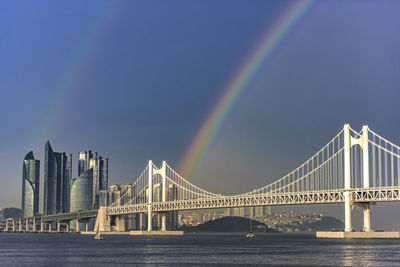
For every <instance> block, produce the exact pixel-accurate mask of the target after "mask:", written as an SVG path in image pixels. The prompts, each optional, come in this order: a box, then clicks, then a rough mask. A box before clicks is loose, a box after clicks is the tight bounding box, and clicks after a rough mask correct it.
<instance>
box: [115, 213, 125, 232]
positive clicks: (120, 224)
mask: <svg viewBox="0 0 400 267" xmlns="http://www.w3.org/2000/svg"><path fill="white" fill-rule="evenodd" d="M115 224H116V226H117V231H118V232H125V218H124V217H123V215H120V216H116V217H115Z"/></svg>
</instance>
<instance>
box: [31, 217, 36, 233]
mask: <svg viewBox="0 0 400 267" xmlns="http://www.w3.org/2000/svg"><path fill="white" fill-rule="evenodd" d="M32 231H33V232H36V218H35V217H33V224H32Z"/></svg>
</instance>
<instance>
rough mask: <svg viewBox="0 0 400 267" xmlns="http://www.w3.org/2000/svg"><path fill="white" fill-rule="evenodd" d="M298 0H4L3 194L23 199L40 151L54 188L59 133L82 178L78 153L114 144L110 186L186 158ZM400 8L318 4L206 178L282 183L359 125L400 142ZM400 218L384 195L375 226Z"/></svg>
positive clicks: (251, 184)
mask: <svg viewBox="0 0 400 267" xmlns="http://www.w3.org/2000/svg"><path fill="white" fill-rule="evenodd" d="M290 4H292V2H290V1H244V0H242V1H237V0H229V1H214V0H212V1H211V0H210V1H206V0H202V1H183V0H182V1H172V0H170V1H128V0H127V1H94V0H93V1H78V0H74V1H70V0H68V1H52V0H51V1H50V0H49V1H1V2H0V92H1V97H0V118H1V119H0V122H1V124H0V125H1V128H0V159H1V160H0V168H1V172H0V207H9V206H17V207H20V201H21V186H22V185H21V182H22V178H21V176H22V160H23V158H24V156H25V154H26V153H28V152H29V151H30V150H33V151H34V155H35V158H37V159H40V160H41V180H42V181H41V188H40V190H41V191H42V189H43V186H42V185H43V158H44V145H45V142H46V140H50V142H51V145H52V147H53V149H54V151H65V152H67V153H71V154H73V168H74V176H76V174H77V154H78V152H79V151H83V150H84V149H91V150H94V151H98V152H99V154H100V155H102V156H105V157H108V158H109V164H110V165H109V172H110V173H109V183H110V184H113V183H119V184H124V183H129V182H133V181H134V179H135V178H136V177H137V176H138V175H139V174H140V172H141V171H142V170H143V168H144V167H145V165H146V162H147V161H148V160H149V159H152V160H154V161H155V163H156V164H161V161H162V160H167V161H168V163H169V164H170V165H171V166H177V165H178V163H179V162H180V160H181V157H182V156H183V154H184V152H185V150H186V149H187V148H188V146H189V144H190V142H191V140H192V139H193V138H194V136H195V134H196V132H197V131H198V130H199V128H200V127H201V125H202V123H203V122H204V121H205V119H206V118H207V116H208V115H209V113H210V111H211V110H212V107H213V106H214V105H215V104H216V103H217V101H218V99H219V97H220V96H221V94H222V93H223V89H224V88H225V87H226V85H227V84H228V83H229V82H230V81H231V80H232V78H234V77H235V75H237V73H238V70H240V69H241V67H242V66H243V62H244V60H245V59H246V58H247V57H248V56H249V55H251V53H252V52H253V51H254V49H255V48H256V46H257V44H258V43H259V42H260V40H261V39H262V38H263V37H264V35H265V33H266V31H267V30H268V29H270V28H271V27H272V25H274V23H275V22H276V20H277V18H278V17H279V15H280V14H282V12H283V11H284V10H285V9H286V7H287V6H288V5H290ZM399 14H400V1H319V2H316V3H314V4H313V5H312V6H311V8H310V9H309V10H307V12H306V13H305V14H304V15H303V16H302V17H301V18H300V20H299V21H298V22H297V23H296V24H295V25H294V27H292V28H291V30H290V31H289V32H288V34H287V35H286V36H285V37H284V38H283V40H282V42H281V43H280V44H279V45H278V47H277V49H276V50H275V51H274V52H273V54H272V56H271V57H270V58H269V60H267V61H266V62H264V64H263V65H262V67H261V69H260V70H259V71H258V72H257V73H256V75H255V76H254V78H253V79H252V80H251V82H250V83H249V85H248V86H247V87H246V89H245V91H244V93H243V94H242V96H241V97H240V98H239V99H238V101H237V103H236V104H235V105H234V107H233V109H232V110H231V111H230V112H229V115H228V117H227V119H226V120H225V122H224V124H223V126H222V128H221V130H220V131H219V132H218V135H217V138H216V139H215V141H214V142H213V144H212V145H211V148H210V149H209V150H208V151H207V153H206V157H205V158H204V160H202V161H201V163H200V165H199V167H198V168H197V170H196V171H195V173H194V176H193V179H192V182H193V183H195V184H197V185H199V186H200V187H202V188H204V189H207V190H209V191H213V192H218V193H223V194H230V193H240V192H245V191H248V190H250V189H253V188H255V187H259V186H262V185H265V184H268V183H270V182H272V181H274V180H276V179H277V178H280V177H281V176H283V175H285V174H286V173H288V172H289V171H291V170H292V169H294V168H295V167H297V166H298V165H299V164H300V163H302V162H304V161H305V160H307V159H308V158H309V157H310V156H312V155H313V154H314V153H315V152H316V151H318V150H319V148H321V147H322V146H323V145H325V144H326V142H327V141H328V140H330V138H331V137H333V136H334V135H335V134H336V133H337V132H338V131H339V130H340V129H341V128H342V127H343V124H344V123H350V124H351V126H352V127H353V128H354V129H360V128H361V127H362V125H363V124H368V125H369V126H370V128H371V129H373V130H374V131H376V132H378V133H380V134H382V135H383V136H384V137H386V138H388V139H389V140H391V141H393V142H394V143H397V144H400V112H399V100H400V34H399V29H400V16H399ZM41 194H42V192H41ZM40 205H42V199H41V200H40ZM307 209H308V210H310V209H312V210H318V211H320V212H323V213H326V214H331V215H334V216H337V217H339V218H342V217H343V214H344V209H343V207H342V205H337V206H334V207H330V206H319V207H317V208H314V207H313V208H307ZM356 213H359V211H356ZM393 214H395V215H393ZM385 216H393V220H387V219H386V220H385V219H384V218H385ZM399 220H400V203H397V204H378V205H377V206H374V207H373V210H372V223H373V224H374V226H376V227H378V228H379V227H386V228H388V227H390V228H391V227H396V228H400V224H399V223H397V222H398V221H399ZM357 221H359V218H357V216H356V222H357ZM396 221H397V222H396Z"/></svg>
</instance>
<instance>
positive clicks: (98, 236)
mask: <svg viewBox="0 0 400 267" xmlns="http://www.w3.org/2000/svg"><path fill="white" fill-rule="evenodd" d="M94 239H96V240H102V239H104V237H102V236H101V235H100V231H99V228H97V230H96V234H95V235H94Z"/></svg>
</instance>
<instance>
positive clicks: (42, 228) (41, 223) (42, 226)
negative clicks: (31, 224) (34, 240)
mask: <svg viewBox="0 0 400 267" xmlns="http://www.w3.org/2000/svg"><path fill="white" fill-rule="evenodd" d="M43 231H44V223H43V220H40V232H43Z"/></svg>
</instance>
